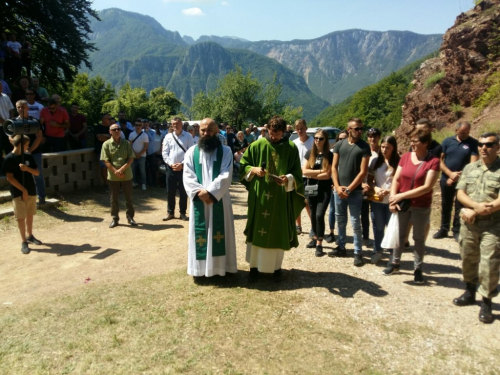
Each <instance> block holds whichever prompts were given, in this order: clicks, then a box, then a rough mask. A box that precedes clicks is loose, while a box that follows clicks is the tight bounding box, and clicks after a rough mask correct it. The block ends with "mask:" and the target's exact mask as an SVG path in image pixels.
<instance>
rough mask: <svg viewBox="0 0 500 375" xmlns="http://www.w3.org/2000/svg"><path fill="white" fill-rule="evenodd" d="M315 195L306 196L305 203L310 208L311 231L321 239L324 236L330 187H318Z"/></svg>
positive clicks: (330, 192)
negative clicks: (323, 188)
mask: <svg viewBox="0 0 500 375" xmlns="http://www.w3.org/2000/svg"><path fill="white" fill-rule="evenodd" d="M318 190H319V191H318V195H317V196H316V197H308V198H307V203H308V204H309V208H310V209H311V224H312V229H313V232H314V233H315V234H316V238H317V239H320V240H321V239H323V237H324V236H325V213H326V210H327V209H328V204H329V203H330V197H331V195H332V189H325V190H321V188H319V189H318Z"/></svg>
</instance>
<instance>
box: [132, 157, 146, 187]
mask: <svg viewBox="0 0 500 375" xmlns="http://www.w3.org/2000/svg"><path fill="white" fill-rule="evenodd" d="M132 172H133V173H134V182H135V183H136V184H146V158H143V157H140V158H138V159H134V162H133V163H132ZM139 174H140V178H139ZM141 181H142V182H141Z"/></svg>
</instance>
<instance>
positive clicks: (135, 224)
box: [127, 217, 137, 227]
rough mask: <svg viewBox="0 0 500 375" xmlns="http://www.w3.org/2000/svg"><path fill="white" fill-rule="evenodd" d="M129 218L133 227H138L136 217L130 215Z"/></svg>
mask: <svg viewBox="0 0 500 375" xmlns="http://www.w3.org/2000/svg"><path fill="white" fill-rule="evenodd" d="M127 220H128V223H129V224H130V225H132V226H133V227H136V226H137V223H136V222H135V220H134V218H133V217H129V218H127Z"/></svg>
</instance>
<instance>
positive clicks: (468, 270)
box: [459, 220, 500, 298]
mask: <svg viewBox="0 0 500 375" xmlns="http://www.w3.org/2000/svg"><path fill="white" fill-rule="evenodd" d="M460 222H461V226H460V238H459V243H460V255H461V256H462V274H463V277H464V281H465V282H466V283H472V284H480V286H479V289H478V292H479V294H480V295H481V296H483V297H486V298H492V297H495V296H496V295H497V294H498V290H497V286H498V279H499V272H500V222H498V221H495V220H476V222H474V224H465V223H464V221H463V220H460Z"/></svg>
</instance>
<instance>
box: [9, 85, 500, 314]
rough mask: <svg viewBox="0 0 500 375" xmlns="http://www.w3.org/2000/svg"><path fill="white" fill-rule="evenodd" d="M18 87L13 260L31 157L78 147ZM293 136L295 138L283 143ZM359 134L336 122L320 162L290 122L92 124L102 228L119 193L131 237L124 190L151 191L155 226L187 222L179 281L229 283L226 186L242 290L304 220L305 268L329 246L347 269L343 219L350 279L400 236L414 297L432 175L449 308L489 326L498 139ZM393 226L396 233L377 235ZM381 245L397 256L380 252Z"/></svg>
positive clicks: (354, 124) (69, 121)
mask: <svg viewBox="0 0 500 375" xmlns="http://www.w3.org/2000/svg"><path fill="white" fill-rule="evenodd" d="M23 86H26V87H25V89H24V93H25V98H24V99H19V100H17V102H16V103H15V104H16V111H17V113H18V114H19V116H18V117H17V118H18V119H26V118H30V119H33V118H34V119H38V120H39V121H40V125H41V127H40V130H39V131H38V132H37V134H31V135H29V136H23V137H21V136H16V137H11V138H10V139H8V142H9V144H10V145H11V147H12V150H11V151H9V152H8V153H6V154H7V156H6V157H5V161H4V162H3V167H2V172H3V173H4V174H5V175H6V176H7V179H8V180H9V182H10V183H11V194H12V197H13V204H14V209H15V215H16V218H17V220H18V224H19V229H20V233H21V238H22V248H21V251H22V252H23V253H25V254H27V253H29V252H30V249H29V246H28V244H29V243H32V244H41V241H39V240H38V239H36V238H35V237H34V235H33V215H34V214H35V213H36V195H38V196H39V202H42V199H43V198H45V192H44V180H43V173H42V168H41V165H42V163H41V159H42V158H41V154H42V152H46V150H52V151H55V152H57V151H63V150H65V146H66V142H69V144H70V145H71V147H73V146H74V147H75V148H83V147H85V146H86V139H87V137H86V127H87V124H86V118H85V116H84V115H82V114H80V113H79V111H78V105H77V103H73V104H72V106H71V109H70V113H69V114H68V112H67V111H66V110H65V109H64V108H62V107H61V106H60V98H59V97H58V96H57V95H53V96H52V97H50V98H49V99H48V106H47V107H43V105H42V104H41V103H40V102H36V100H35V99H34V97H35V96H36V95H35V93H36V90H35V89H34V88H33V86H32V83H30V82H28V84H26V83H24V84H23ZM1 105H2V102H0V108H1ZM7 107H8V106H7ZM9 111H10V112H9V113H8V114H5V115H2V116H3V117H2V118H3V119H5V118H11V117H12V116H13V109H12V108H10V107H9ZM294 129H295V131H296V133H297V138H296V139H294V141H289V138H290V135H291V134H292V132H293V131H294ZM366 130H367V137H366V141H365V140H364V139H363V137H362V135H363V132H364V131H365V127H364V125H363V122H362V121H361V120H360V119H358V118H352V119H350V120H349V121H348V123H347V127H346V129H345V130H344V131H342V132H340V133H339V134H338V136H337V140H336V143H335V145H334V147H333V148H332V149H330V146H329V142H328V134H327V133H326V132H325V131H324V130H323V129H319V130H317V131H316V132H315V133H314V135H313V136H310V135H308V134H307V124H306V121H305V120H303V119H300V120H297V121H296V122H295V124H294V127H291V126H290V125H287V124H286V123H285V121H284V120H283V119H282V118H281V117H278V116H275V117H273V118H271V119H270V120H269V122H268V124H265V125H264V126H262V127H260V128H258V127H256V126H254V125H253V124H251V125H250V126H249V127H248V128H246V129H245V130H244V131H235V129H233V127H232V126H231V125H229V124H227V123H224V122H222V123H220V124H217V123H216V122H215V121H214V120H212V119H208V118H207V119H204V120H202V121H201V122H200V123H194V124H192V125H190V124H189V123H186V122H183V120H182V119H181V118H180V117H177V116H176V117H174V118H172V120H171V122H170V123H167V124H166V123H163V124H160V123H150V121H149V120H148V119H141V118H137V119H135V120H134V121H133V122H129V121H128V120H127V119H126V116H125V113H123V112H120V113H119V114H118V120H116V119H114V118H113V117H112V116H111V115H110V114H108V113H105V114H103V115H102V118H101V124H100V125H98V126H96V127H95V128H94V148H95V152H96V154H97V156H98V158H99V160H100V171H101V177H102V181H103V185H104V186H105V189H106V191H109V194H110V203H111V216H112V220H111V223H110V225H109V227H110V228H114V227H116V226H118V225H119V220H120V217H119V197H120V194H121V193H123V195H124V197H125V201H126V219H127V221H128V223H129V224H130V225H132V226H137V225H138V224H137V222H136V221H135V219H134V215H135V210H134V204H133V197H132V194H133V189H134V188H140V189H142V190H146V189H147V187H148V186H157V185H159V184H160V183H161V181H164V183H165V186H166V188H167V214H166V216H165V217H164V218H163V220H164V221H169V220H174V219H176V216H175V210H176V204H178V205H179V207H178V211H179V216H178V219H180V220H184V221H189V241H188V242H189V244H188V248H189V252H188V254H189V257H188V274H189V275H192V276H193V277H195V280H199V279H200V278H203V277H211V276H213V275H220V276H224V275H226V273H227V272H229V273H233V272H236V271H237V266H236V245H235V243H236V242H235V236H236V235H237V234H235V233H234V218H233V213H232V206H231V196H230V194H229V187H230V186H231V182H232V181H233V174H234V176H237V180H239V181H240V182H241V183H242V184H243V185H244V186H245V187H246V189H247V190H248V214H247V224H246V227H245V230H244V235H245V238H246V244H247V249H246V260H247V261H248V263H249V264H250V274H249V281H250V282H256V281H257V280H259V278H260V277H261V274H263V273H264V274H265V273H270V274H273V275H274V276H273V277H274V278H275V279H276V281H280V280H281V278H282V275H281V267H282V262H283V258H284V254H285V252H286V251H288V250H290V249H291V248H294V247H298V246H299V238H300V235H301V234H303V231H302V227H303V226H304V224H305V223H303V222H302V220H301V212H302V210H303V209H304V208H306V210H307V214H308V215H307V216H308V217H309V220H310V227H311V231H310V232H309V236H310V241H309V242H308V243H307V244H305V247H306V248H311V249H314V250H315V252H314V255H315V256H317V257H322V256H324V255H325V254H326V253H325V251H324V248H323V244H324V242H327V243H332V242H336V247H335V248H334V249H333V250H332V251H330V252H328V256H330V257H346V256H347V254H348V253H347V249H346V243H347V241H348V239H347V236H346V230H347V225H348V218H349V221H350V223H351V227H352V231H353V247H354V262H353V264H354V266H357V267H359V266H362V265H363V264H364V262H365V260H364V257H363V247H364V248H365V249H368V248H371V250H370V258H369V259H370V262H371V263H373V264H376V263H378V262H380V261H381V259H382V258H383V253H384V251H386V252H388V253H389V254H390V260H389V262H388V264H387V265H386V267H385V268H384V269H383V273H384V274H385V275H393V274H395V273H398V272H399V271H400V262H401V258H402V254H403V250H404V249H405V247H408V246H409V240H408V239H409V235H410V233H412V238H413V241H414V246H413V253H414V265H413V281H414V283H415V284H423V283H424V282H425V279H424V272H423V271H424V257H425V253H426V240H427V237H428V235H429V231H430V217H431V204H432V197H433V192H434V187H435V185H436V182H437V180H438V179H439V178H440V173H441V172H442V173H441V183H440V187H441V193H442V200H441V205H442V207H441V208H442V209H441V225H440V229H439V231H438V232H437V233H435V234H434V236H433V237H434V238H435V239H441V238H446V237H448V233H449V231H450V226H451V216H452V210H453V207H455V214H454V220H453V226H452V228H451V229H452V231H453V238H454V239H455V240H456V241H457V242H458V243H459V246H460V251H461V255H462V259H463V270H464V271H463V272H464V281H465V282H466V292H465V293H464V294H463V295H462V296H460V297H458V298H456V299H455V300H454V303H455V304H456V305H458V306H464V305H470V304H473V303H475V300H476V290H478V292H479V293H480V295H481V296H482V297H483V303H482V305H481V310H480V317H479V319H480V320H481V321H483V322H491V321H492V319H493V318H492V313H491V298H492V297H494V296H495V295H496V294H497V285H498V279H499V270H500V261H499V259H500V247H499V246H498V245H499V243H500V220H498V219H500V198H499V193H500V159H499V157H498V151H499V149H500V146H499V136H498V134H495V133H485V134H482V135H481V136H480V137H479V140H476V139H474V138H472V137H471V136H470V135H469V133H470V130H471V125H470V124H469V123H468V122H466V121H462V122H458V123H457V124H456V132H455V133H456V134H455V135H454V136H452V137H449V138H447V139H445V140H444V142H443V144H442V145H440V144H439V143H438V142H436V141H435V140H434V139H433V138H432V132H433V131H434V128H433V126H432V124H431V122H430V121H429V120H427V119H420V120H419V121H418V122H417V124H416V126H415V131H414V132H413V133H412V134H411V136H410V144H411V147H410V149H409V150H408V152H402V150H401V147H399V148H398V142H397V140H396V138H395V137H394V136H392V135H388V136H384V137H382V132H381V131H380V130H379V129H377V128H369V129H366ZM162 170H163V171H164V174H163V173H162ZM163 176H164V177H163ZM177 191H178V193H179V194H178V196H179V198H178V199H176V195H177ZM188 199H190V201H191V205H190V211H189V217H188V215H187V213H188V212H187V209H188V204H187V200H188ZM327 212H328V215H327ZM326 216H327V217H328V224H329V228H328V230H327V228H326V220H325V217H326ZM395 216H397V221H398V224H399V226H398V229H397V231H394V230H390V228H389V223H390V221H391V220H392V218H393V217H395ZM370 222H371V224H370ZM370 225H372V228H373V237H374V238H373V241H372V240H371V239H370V238H369V233H370V228H369V226H370ZM335 226H336V227H337V229H336V230H335ZM387 237H392V239H393V240H394V241H393V242H394V243H397V246H392V247H393V248H387V247H385V248H384V246H383V243H384V242H385V240H386V238H387ZM306 242H307V241H306ZM478 286H479V289H478Z"/></svg>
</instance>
